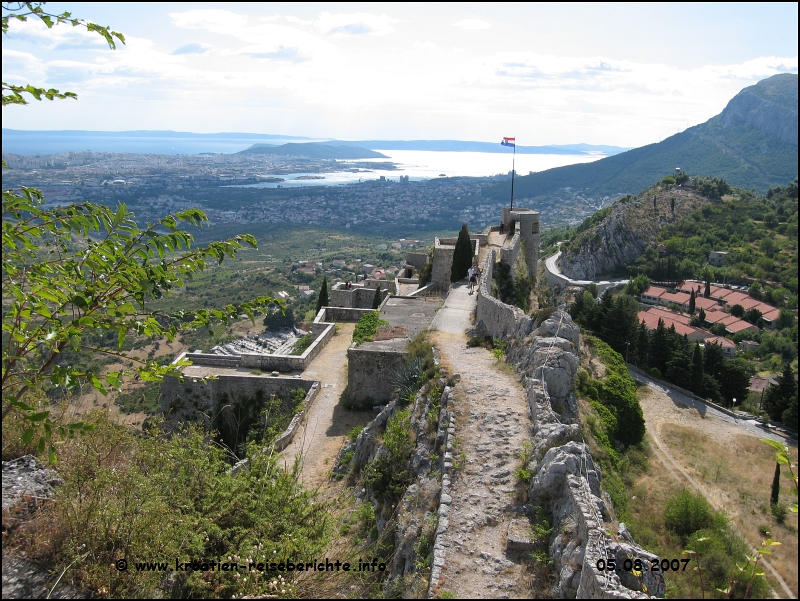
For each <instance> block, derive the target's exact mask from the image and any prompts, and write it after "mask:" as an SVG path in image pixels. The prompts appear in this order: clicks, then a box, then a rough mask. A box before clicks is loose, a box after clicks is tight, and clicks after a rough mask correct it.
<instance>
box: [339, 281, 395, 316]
mask: <svg viewBox="0 0 800 601" xmlns="http://www.w3.org/2000/svg"><path fill="white" fill-rule="evenodd" d="M378 285H380V287H381V297H382V298H386V297H387V296H388V295H389V293H390V292H391V293H392V294H396V293H397V285H396V284H395V281H394V280H368V281H367V282H365V283H364V284H363V285H362V284H361V283H360V282H359V283H358V284H355V285H353V286H352V287H351V288H349V289H348V288H347V287H346V286H345V285H343V284H337V285H336V287H334V288H333V289H332V290H331V294H330V303H331V306H332V307H349V308H354V309H371V308H372V302H373V300H374V299H375V289H376V288H377V287H378Z"/></svg>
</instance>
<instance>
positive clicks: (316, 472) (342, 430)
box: [282, 323, 375, 487]
mask: <svg viewBox="0 0 800 601" xmlns="http://www.w3.org/2000/svg"><path fill="white" fill-rule="evenodd" d="M338 327H339V331H338V333H337V334H336V335H335V336H334V337H333V338H331V340H330V342H328V344H327V345H326V346H325V348H324V349H322V352H320V354H319V355H317V356H316V357H315V358H314V360H313V361H312V362H311V364H310V365H309V366H308V368H307V369H306V370H305V371H304V372H303V374H302V377H303V378H305V379H308V380H320V382H321V386H322V388H321V389H320V391H319V394H318V395H317V398H316V399H315V400H314V404H313V405H312V406H311V410H310V411H309V412H308V415H306V418H305V420H304V422H303V424H302V425H301V426H300V428H299V429H298V431H297V432H296V433H295V435H294V439H293V440H292V442H291V443H290V444H289V446H287V447H286V448H285V449H284V450H283V453H282V459H283V460H284V461H285V462H286V464H287V466H289V467H291V465H292V462H293V461H294V458H295V455H297V454H298V453H300V452H301V451H302V453H303V471H302V473H301V478H302V480H303V483H304V484H305V485H306V486H312V487H313V486H321V485H324V484H325V483H327V481H328V473H329V472H330V469H331V468H332V467H333V460H334V458H335V457H336V454H337V453H338V452H339V449H341V447H342V445H343V444H344V440H345V438H346V437H347V433H348V432H350V430H351V429H352V428H353V426H356V425H363V424H365V423H367V422H369V420H371V419H372V418H373V417H375V414H374V413H372V412H370V411H358V412H355V411H347V410H346V409H344V408H343V407H342V406H341V404H340V403H339V397H340V396H341V395H342V392H343V391H344V389H345V387H346V386H347V349H348V348H349V346H350V342H351V341H352V339H353V329H354V328H355V324H353V323H341V324H338Z"/></svg>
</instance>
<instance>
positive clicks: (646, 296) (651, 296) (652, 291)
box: [642, 286, 668, 305]
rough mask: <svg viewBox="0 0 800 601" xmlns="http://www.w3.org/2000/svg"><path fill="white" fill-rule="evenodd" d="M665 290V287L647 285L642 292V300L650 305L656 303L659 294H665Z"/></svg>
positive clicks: (659, 296)
mask: <svg viewBox="0 0 800 601" xmlns="http://www.w3.org/2000/svg"><path fill="white" fill-rule="evenodd" d="M667 292H668V290H667V289H666V288H661V287H659V286H649V287H648V288H647V290H645V291H644V292H642V302H643V303H650V304H652V305H657V304H658V303H659V299H660V298H661V295H663V294H667Z"/></svg>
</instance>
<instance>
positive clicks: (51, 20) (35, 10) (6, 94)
mask: <svg viewBox="0 0 800 601" xmlns="http://www.w3.org/2000/svg"><path fill="white" fill-rule="evenodd" d="M45 4H46V3H45V2H3V3H2V8H3V17H2V23H3V35H8V29H9V25H10V24H11V21H12V20H16V21H27V20H28V17H35V18H38V19H39V20H40V21H41V22H42V23H44V24H45V25H46V26H47V28H48V29H51V28H52V27H53V26H55V25H58V24H62V23H63V24H67V25H72V26H73V27H84V28H86V30H87V31H93V32H96V33H97V34H99V35H100V36H102V37H103V39H105V41H106V43H107V44H108V46H109V48H111V49H112V50H116V48H117V42H121V43H122V44H124V43H125V36H124V35H122V34H121V33H119V32H118V31H114V30H112V29H111V28H110V27H104V26H103V25H98V24H97V23H92V22H91V21H86V20H84V19H77V18H75V17H73V16H72V13H69V12H63V13H61V14H55V13H48V12H47V11H45V9H44V8H42V7H43V6H44V5H45ZM23 94H27V95H29V96H31V97H33V98H34V99H35V100H42V98H46V99H47V100H55V99H56V98H58V99H64V98H72V99H74V100H76V99H77V98H78V95H77V94H75V93H74V92H60V91H59V90H56V89H54V88H50V89H45V88H38V87H35V86H32V85H30V84H26V85H16V84H9V83H6V82H5V81H4V82H3V106H6V105H8V104H28V100H27V99H26V98H25V96H24V95H23Z"/></svg>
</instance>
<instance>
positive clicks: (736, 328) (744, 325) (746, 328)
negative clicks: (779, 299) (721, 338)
mask: <svg viewBox="0 0 800 601" xmlns="http://www.w3.org/2000/svg"><path fill="white" fill-rule="evenodd" d="M734 319H736V318H734ZM725 331H726V332H728V334H730V335H731V336H733V335H734V334H738V333H739V332H758V327H756V326H754V325H753V324H752V323H749V322H747V321H744V320H742V319H736V321H734V322H732V323H726V324H725Z"/></svg>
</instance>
